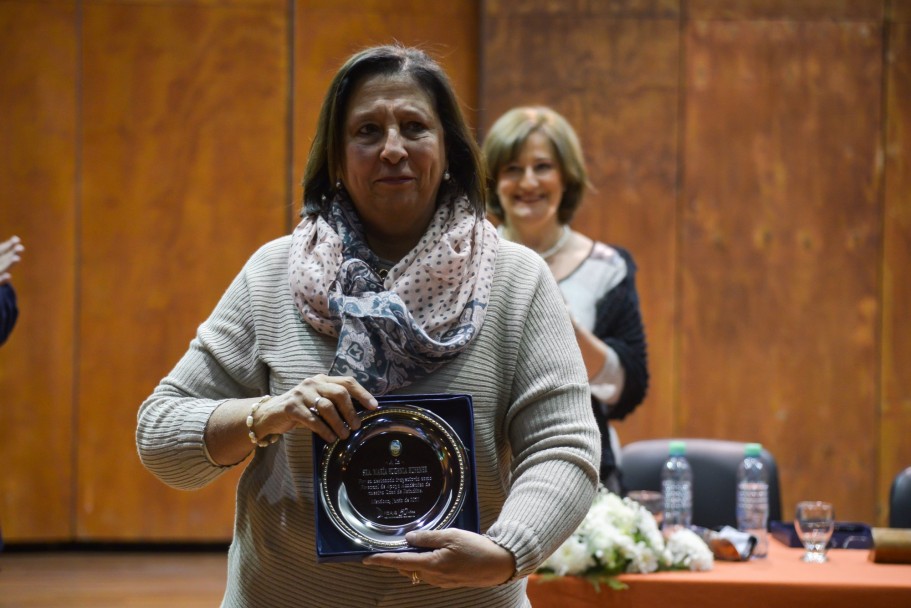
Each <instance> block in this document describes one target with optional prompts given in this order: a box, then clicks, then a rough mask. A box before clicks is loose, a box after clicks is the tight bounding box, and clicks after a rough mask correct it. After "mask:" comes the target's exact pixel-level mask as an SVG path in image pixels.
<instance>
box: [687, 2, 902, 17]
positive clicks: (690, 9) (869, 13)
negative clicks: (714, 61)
mask: <svg viewBox="0 0 911 608" xmlns="http://www.w3.org/2000/svg"><path fill="white" fill-rule="evenodd" d="M898 1H899V2H901V1H902V0H898ZM883 7H884V1H883V0H838V2H833V1H832V0H687V9H686V10H687V17H688V18H690V19H750V20H758V19H786V20H799V21H807V20H812V19H817V20H825V21H829V20H838V21H848V20H853V19H872V20H880V19H882V16H883Z"/></svg>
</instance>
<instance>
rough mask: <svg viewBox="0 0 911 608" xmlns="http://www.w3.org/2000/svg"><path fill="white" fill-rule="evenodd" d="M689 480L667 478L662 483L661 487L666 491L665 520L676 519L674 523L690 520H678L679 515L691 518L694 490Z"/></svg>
mask: <svg viewBox="0 0 911 608" xmlns="http://www.w3.org/2000/svg"><path fill="white" fill-rule="evenodd" d="M691 485H692V484H691V483H690V482H689V481H673V480H669V479H666V480H664V481H663V482H662V483H661V489H662V491H663V492H664V521H665V522H668V521H669V520H674V521H673V522H672V523H685V524H686V525H689V521H685V522H678V521H676V519H677V518H678V517H683V514H684V513H685V514H686V517H685V519H686V520H689V517H690V514H691V512H692V508H693V491H692V487H691Z"/></svg>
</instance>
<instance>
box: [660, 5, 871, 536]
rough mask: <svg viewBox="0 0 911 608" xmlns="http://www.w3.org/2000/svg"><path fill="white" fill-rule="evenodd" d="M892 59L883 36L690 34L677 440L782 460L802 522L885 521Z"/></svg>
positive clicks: (734, 27)
mask: <svg viewBox="0 0 911 608" xmlns="http://www.w3.org/2000/svg"><path fill="white" fill-rule="evenodd" d="M882 56H883V48H882V30H881V27H880V24H879V23H878V22H863V21H857V22H829V21H818V22H796V21H758V20H757V21H693V22H690V23H688V25H687V37H686V83H685V87H686V99H685V107H686V115H685V140H684V148H683V158H684V172H685V173H684V184H683V192H682V196H683V202H684V208H683V216H682V218H681V220H682V222H683V232H682V234H683V237H682V238H683V241H682V243H681V257H680V260H679V262H680V265H681V269H682V271H683V293H682V301H681V307H682V313H683V314H682V324H681V327H680V332H681V341H682V342H681V353H680V354H681V357H680V365H681V367H680V408H679V412H678V414H679V417H680V419H679V423H680V425H679V433H680V434H683V435H686V434H690V435H703V436H717V437H726V438H731V439H738V440H757V441H762V442H763V443H764V444H766V445H767V446H768V447H769V448H770V449H772V450H773V452H774V453H775V454H776V456H777V458H778V461H779V467H780V470H781V474H782V482H783V485H784V488H783V493H782V494H783V501H784V502H783V504H784V507H785V508H784V514H785V516H786V517H790V515H791V513H792V510H793V503H794V502H795V501H797V500H803V499H821V500H831V501H833V502H834V503H835V505H836V508H837V510H838V516H839V518H841V519H843V520H861V521H873V517H874V502H875V501H874V499H873V497H874V496H875V476H874V475H872V474H871V472H872V471H875V470H876V465H877V454H876V452H877V450H876V442H877V437H878V431H877V416H876V411H877V378H878V371H879V368H878V356H879V333H878V329H879V328H878V319H879V313H880V307H879V288H878V277H879V257H880V248H881V239H882V237H881V230H880V227H881V218H882V209H881V203H880V196H879V180H880V171H881V167H880V165H879V163H878V158H879V150H880V144H881V141H880V125H881V121H882V116H881V111H880V108H881V94H880V85H881V77H882V73H881V60H882ZM835 476H837V479H838V481H839V483H833V478H834V477H835Z"/></svg>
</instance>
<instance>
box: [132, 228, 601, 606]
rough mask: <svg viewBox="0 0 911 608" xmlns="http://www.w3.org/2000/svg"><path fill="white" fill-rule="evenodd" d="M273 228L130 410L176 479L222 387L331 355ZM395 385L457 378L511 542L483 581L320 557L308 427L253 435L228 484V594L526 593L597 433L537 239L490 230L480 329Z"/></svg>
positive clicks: (235, 387)
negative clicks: (292, 282) (496, 581)
mask: <svg viewBox="0 0 911 608" xmlns="http://www.w3.org/2000/svg"><path fill="white" fill-rule="evenodd" d="M289 245H290V237H283V238H280V239H278V240H275V241H273V242H271V243H268V244H266V245H265V246H263V247H262V248H261V249H260V250H259V251H258V252H256V253H255V254H254V255H253V256H252V257H251V258H250V260H249V261H248V262H247V264H246V266H245V267H244V268H243V270H242V271H241V273H240V274H239V275H238V276H237V278H236V279H235V280H234V281H233V283H232V284H231V286H230V287H229V288H228V290H227V292H226V293H225V295H224V296H223V297H222V299H221V301H220V302H219V304H218V306H217V307H216V308H215V310H214V311H213V312H212V315H211V316H210V317H209V319H208V320H206V321H205V323H203V324H202V325H201V326H200V327H199V330H198V333H197V336H196V338H195V339H194V340H193V341H192V342H191V344H190V348H189V351H188V352H187V353H186V354H185V355H184V356H183V358H182V359H181V360H180V361H179V362H178V364H177V366H176V367H175V368H174V369H173V370H172V371H171V373H170V374H168V376H167V377H165V378H164V379H163V380H162V381H161V384H159V386H158V387H157V388H156V389H155V391H154V392H153V393H152V395H151V396H150V397H149V398H148V399H147V400H146V401H145V403H143V404H142V406H141V408H140V410H139V421H138V427H137V433H136V439H137V445H138V448H139V455H140V457H141V458H142V461H143V463H144V464H145V466H146V467H147V468H148V469H149V470H150V471H151V472H152V473H154V474H155V475H157V476H158V477H159V478H160V479H161V480H162V481H164V482H165V483H167V484H169V485H171V486H174V487H176V488H182V489H195V488H199V487H202V486H204V485H206V484H207V483H209V482H211V481H212V480H214V479H215V478H216V477H218V476H219V475H220V474H222V473H223V472H224V471H225V470H226V467H221V466H218V465H216V464H214V463H212V462H211V461H210V460H209V458H208V457H207V453H206V450H205V447H204V443H203V434H204V431H205V426H206V423H207V421H208V419H209V416H210V415H211V413H212V411H213V410H214V409H215V408H216V407H217V406H218V405H219V404H220V403H222V402H223V401H224V400H227V399H232V398H247V397H255V396H259V395H264V394H267V393H268V394H273V395H274V394H280V393H283V392H285V391H288V390H290V389H292V388H293V387H294V386H296V385H297V384H298V383H299V382H300V381H301V380H303V379H304V378H306V377H308V376H312V375H315V374H318V373H325V372H326V370H327V369H328V368H329V365H330V363H331V362H332V359H333V354H334V351H335V340H334V339H333V338H330V337H327V336H324V335H321V334H318V333H316V332H315V331H313V330H312V329H311V328H310V327H309V326H308V325H306V324H305V323H304V322H303V321H302V320H301V318H300V316H299V314H298V311H297V309H296V308H295V305H294V302H293V300H292V296H291V292H290V289H289V286H288V268H287V259H288V247H289ZM400 392H401V393H467V394H470V395H472V398H473V403H474V415H475V440H474V441H475V459H476V474H477V485H478V500H479V506H480V516H481V530H482V532H483V533H486V535H487V536H488V537H490V538H491V539H492V540H494V542H496V543H498V544H500V545H501V546H503V547H505V548H506V549H508V550H509V551H511V552H512V554H513V555H514V556H515V559H516V564H517V571H516V574H515V576H514V578H513V579H512V580H511V581H510V582H508V583H506V584H503V585H500V586H498V587H493V588H485V589H475V588H462V589H448V590H444V589H438V588H436V587H432V586H430V585H427V584H421V585H417V586H412V585H411V584H410V581H409V580H407V579H406V578H405V577H403V576H401V575H400V574H398V573H397V572H395V571H394V570H391V569H383V568H375V567H374V568H370V567H367V566H363V565H361V564H360V563H359V562H348V563H333V564H317V563H316V548H315V544H314V528H313V513H314V502H313V484H312V478H311V471H312V462H311V433H310V432H309V431H307V430H295V431H292V432H289V433H286V434H285V435H284V436H283V437H282V438H281V440H280V441H279V442H277V443H275V444H273V445H270V446H269V447H266V448H258V449H256V451H255V454H254V456H253V458H252V460H250V461H249V462H248V464H247V465H246V470H245V471H244V473H243V475H242V476H241V479H240V482H239V484H238V488H237V516H236V521H235V529H234V539H233V542H232V544H231V548H230V551H229V560H228V584H227V589H226V591H225V597H224V602H223V606H225V607H230V608H234V607H241V606H244V607H246V606H249V607H269V608H278V607H283V606H317V607H322V606H327V607H329V606H332V607H344V606H351V607H356V608H362V607H364V606H393V607H395V608H408V607H425V606H434V607H436V606H459V607H467V606H484V607H486V608H491V607H496V606H502V607H508V608H515V607H519V606H528V605H529V604H528V600H527V599H526V597H525V578H524V577H525V576H526V575H528V574H530V573H532V572H533V571H534V570H535V568H536V567H537V566H538V565H539V564H540V563H541V562H542V561H543V560H544V559H545V558H546V557H547V556H548V555H549V554H550V553H551V552H553V551H554V550H555V549H556V548H557V547H558V546H559V545H560V543H562V541H563V540H564V539H565V538H566V537H567V536H568V535H569V534H570V533H571V532H572V531H573V530H574V529H575V527H576V526H577V525H578V524H579V522H580V521H581V520H582V518H583V517H584V516H585V513H586V512H587V510H588V508H589V506H590V505H591V501H592V498H593V496H594V492H595V487H596V484H597V479H598V462H599V449H600V448H599V446H600V442H599V433H598V427H597V426H596V424H595V421H594V418H593V415H592V411H591V404H590V401H589V389H588V382H587V377H586V373H585V367H584V365H583V363H582V358H581V355H580V353H579V349H578V346H577V344H576V340H575V338H574V336H573V332H572V329H571V326H570V322H569V318H568V315H567V314H566V310H565V305H564V303H563V300H562V298H561V296H560V292H559V290H558V288H557V286H556V284H555V283H554V280H553V278H552V277H551V274H550V271H549V270H548V269H547V266H546V265H545V264H544V263H543V262H542V261H541V260H540V258H539V257H538V256H536V255H535V254H534V253H533V252H531V251H530V250H528V249H525V248H524V247H521V246H519V245H515V244H513V243H509V242H505V241H501V244H500V250H499V254H498V257H497V265H496V271H495V276H494V281H493V286H492V292H491V297H490V303H489V307H488V310H487V315H486V317H485V320H484V324H483V326H482V328H481V331H480V333H479V335H478V336H477V338H475V340H474V341H473V342H472V343H471V345H470V346H469V347H468V348H467V349H466V350H465V351H463V352H462V353H461V354H460V355H459V356H458V357H457V358H456V359H455V360H454V361H452V362H450V363H447V364H446V365H444V366H443V367H442V368H440V369H439V370H437V371H436V372H434V373H433V374H431V375H430V376H428V377H426V378H424V379H422V380H420V381H418V382H416V383H415V384H412V385H411V386H409V387H407V389H405V390H402V391H400Z"/></svg>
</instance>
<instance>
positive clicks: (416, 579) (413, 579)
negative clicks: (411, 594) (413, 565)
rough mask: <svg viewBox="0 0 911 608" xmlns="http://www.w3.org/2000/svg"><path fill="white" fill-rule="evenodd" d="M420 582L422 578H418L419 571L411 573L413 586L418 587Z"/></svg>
mask: <svg viewBox="0 0 911 608" xmlns="http://www.w3.org/2000/svg"><path fill="white" fill-rule="evenodd" d="M420 582H421V577H420V576H418V573H417V571H414V572H412V573H411V584H412V585H417V584H418V583H420Z"/></svg>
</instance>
